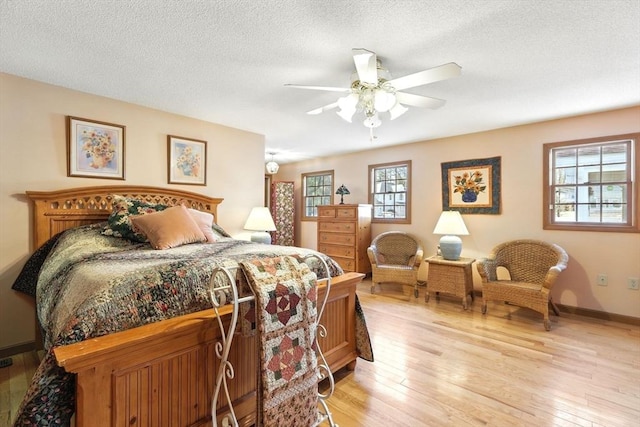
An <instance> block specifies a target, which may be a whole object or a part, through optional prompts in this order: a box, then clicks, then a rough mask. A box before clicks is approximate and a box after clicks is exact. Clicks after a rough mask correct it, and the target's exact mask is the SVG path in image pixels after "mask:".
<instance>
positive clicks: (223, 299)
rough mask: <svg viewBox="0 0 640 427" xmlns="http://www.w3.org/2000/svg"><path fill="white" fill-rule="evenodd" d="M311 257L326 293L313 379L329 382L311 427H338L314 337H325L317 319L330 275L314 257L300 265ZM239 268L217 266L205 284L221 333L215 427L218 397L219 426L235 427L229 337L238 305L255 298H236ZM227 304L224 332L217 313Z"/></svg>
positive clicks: (326, 366)
mask: <svg viewBox="0 0 640 427" xmlns="http://www.w3.org/2000/svg"><path fill="white" fill-rule="evenodd" d="M314 258H315V259H316V260H318V261H319V262H320V266H321V267H322V269H324V272H325V277H326V278H323V279H318V282H326V292H325V294H324V299H323V300H322V302H321V304H320V306H319V309H318V313H317V318H316V323H315V327H316V355H317V358H318V367H317V376H318V382H320V381H323V380H325V379H327V380H328V381H329V387H328V390H327V391H326V392H325V393H320V391H318V420H317V422H316V423H315V424H314V426H319V425H320V424H322V423H324V422H325V421H326V422H327V423H328V425H329V426H332V427H338V425H337V424H336V423H335V422H334V421H333V417H332V414H331V411H330V410H329V406H328V405H327V400H328V399H329V398H330V397H331V396H332V395H333V392H334V390H335V381H334V378H333V373H332V372H331V369H330V368H329V364H328V363H327V361H326V359H325V357H324V355H323V354H322V350H321V348H320V344H319V343H318V342H317V341H318V337H326V336H327V330H326V328H325V327H324V325H322V324H321V323H320V319H321V318H322V313H323V311H324V308H325V305H326V303H327V300H328V298H329V292H330V290H331V275H330V274H329V267H328V266H327V263H326V262H325V260H324V259H322V258H320V257H319V256H317V255H308V256H307V257H305V258H304V259H303V262H304V263H306V264H309V261H311V260H312V259H314ZM239 268H240V267H233V268H227V267H217V268H216V269H214V271H213V274H212V276H211V280H210V281H209V295H210V298H211V303H212V305H213V310H214V311H215V313H216V319H217V321H218V326H219V328H220V331H221V333H222V341H218V342H216V344H215V353H216V357H217V358H218V359H219V360H220V365H219V368H218V374H217V377H216V386H215V392H214V394H213V398H212V400H211V419H212V422H213V427H218V417H217V406H218V402H219V401H220V399H221V398H222V397H224V398H225V399H226V401H227V404H228V408H229V412H228V413H227V414H225V416H224V417H223V418H222V419H221V420H220V422H221V426H222V427H238V419H237V418H236V414H235V412H234V410H233V405H232V403H231V397H230V395H229V387H228V383H227V381H230V380H232V379H233V378H234V377H235V371H234V368H233V365H232V364H231V362H230V361H229V351H230V349H231V345H232V343H233V336H234V334H235V330H236V325H237V321H238V312H239V308H240V304H242V303H245V302H250V301H252V300H254V299H255V296H254V295H248V296H242V297H241V296H240V295H239V293H238V287H237V284H236V279H235V278H236V274H237V272H238V269H239ZM312 270H313V269H312ZM241 271H242V274H245V273H244V270H242V269H241ZM316 274H317V269H316ZM220 275H222V276H220ZM245 278H246V275H245ZM227 304H230V305H231V306H232V313H231V322H230V323H229V328H228V329H227V330H225V329H226V328H225V326H224V324H223V322H222V316H221V315H220V312H219V310H220V309H221V308H222V307H223V306H226V305H227Z"/></svg>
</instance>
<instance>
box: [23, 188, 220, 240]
mask: <svg viewBox="0 0 640 427" xmlns="http://www.w3.org/2000/svg"><path fill="white" fill-rule="evenodd" d="M114 194H117V195H121V196H125V197H131V198H135V199H139V200H143V201H145V202H149V203H161V204H164V205H168V206H175V205H180V204H183V205H185V206H187V207H189V208H192V209H198V210H200V211H204V212H209V213H212V214H213V215H214V217H215V219H216V221H218V216H217V213H218V212H217V210H218V205H219V204H220V203H222V200H223V199H217V198H212V197H208V196H204V195H202V194H197V193H192V192H190V191H182V190H177V189H173V188H160V187H147V186H140V185H106V186H101V187H82V188H69V189H65V190H58V191H27V196H28V197H29V199H31V200H33V203H34V209H33V244H34V247H33V249H34V250H35V249H37V248H39V247H40V246H42V245H43V244H44V243H45V242H46V241H47V240H49V239H50V238H51V237H53V236H54V235H56V234H57V233H59V232H61V231H64V230H66V229H68V228H72V227H78V226H80V225H85V224H93V223H96V222H100V221H106V219H107V218H108V217H109V214H110V213H111V210H112V204H113V195H114Z"/></svg>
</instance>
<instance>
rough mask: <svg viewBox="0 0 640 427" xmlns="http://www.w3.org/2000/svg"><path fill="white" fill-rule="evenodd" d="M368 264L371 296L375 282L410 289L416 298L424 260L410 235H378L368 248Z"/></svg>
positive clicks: (392, 232) (390, 233) (418, 246)
mask: <svg viewBox="0 0 640 427" xmlns="http://www.w3.org/2000/svg"><path fill="white" fill-rule="evenodd" d="M367 254H368V255H369V261H371V282H372V284H371V293H374V291H375V288H376V284H378V283H385V282H389V283H400V284H403V285H411V286H413V293H414V295H415V297H416V298H417V297H418V269H419V268H420V264H421V263H422V258H423V257H424V254H423V251H422V245H421V244H420V242H419V241H418V240H417V239H415V238H414V237H413V236H411V235H410V234H407V233H403V232H400V231H388V232H386V233H382V234H379V235H378V236H377V237H376V238H375V239H373V242H371V246H369V248H368V249H367Z"/></svg>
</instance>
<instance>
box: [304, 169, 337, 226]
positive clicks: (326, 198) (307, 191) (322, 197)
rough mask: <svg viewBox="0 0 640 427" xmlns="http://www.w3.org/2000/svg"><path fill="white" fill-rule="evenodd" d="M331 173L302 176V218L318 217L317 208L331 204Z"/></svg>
mask: <svg viewBox="0 0 640 427" xmlns="http://www.w3.org/2000/svg"><path fill="white" fill-rule="evenodd" d="M332 181H333V171H331V172H327V173H314V174H308V175H307V174H303V179H302V183H303V186H304V188H303V194H304V200H303V202H302V205H303V209H302V211H303V218H302V219H307V218H310V217H312V218H315V217H317V216H318V208H317V207H318V206H320V205H328V204H331V193H332V191H333V186H332V185H331V182H332Z"/></svg>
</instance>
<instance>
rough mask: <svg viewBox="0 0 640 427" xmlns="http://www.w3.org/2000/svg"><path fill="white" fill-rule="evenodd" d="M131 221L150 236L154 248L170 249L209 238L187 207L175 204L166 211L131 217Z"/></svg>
mask: <svg viewBox="0 0 640 427" xmlns="http://www.w3.org/2000/svg"><path fill="white" fill-rule="evenodd" d="M131 223H132V224H133V225H134V226H135V227H136V228H137V229H138V230H140V231H142V232H143V233H144V234H145V235H146V236H147V237H148V238H149V243H151V246H152V247H153V248H154V249H169V248H175V247H178V246H182V245H186V244H188V243H199V242H204V241H206V240H207V238H206V237H205V235H204V234H203V233H202V231H201V230H200V226H198V224H197V223H196V221H195V220H194V219H193V217H192V216H191V214H190V213H189V211H188V210H187V208H185V207H184V206H182V205H180V206H174V207H171V208H167V209H165V210H164V211H161V212H156V213H150V214H147V215H137V216H132V217H131Z"/></svg>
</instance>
